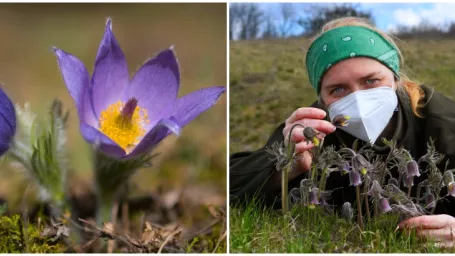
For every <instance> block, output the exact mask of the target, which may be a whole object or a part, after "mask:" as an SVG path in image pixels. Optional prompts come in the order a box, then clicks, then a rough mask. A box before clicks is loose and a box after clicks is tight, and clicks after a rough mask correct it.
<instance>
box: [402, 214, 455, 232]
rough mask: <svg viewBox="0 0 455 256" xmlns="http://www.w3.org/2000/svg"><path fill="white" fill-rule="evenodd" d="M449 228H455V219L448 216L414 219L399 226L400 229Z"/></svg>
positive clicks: (426, 216)
mask: <svg viewBox="0 0 455 256" xmlns="http://www.w3.org/2000/svg"><path fill="white" fill-rule="evenodd" d="M449 226H452V227H455V218H454V217H452V216H450V215H446V214H440V215H424V216H418V217H413V218H409V219H407V220H404V221H402V222H401V223H400V224H398V227H399V228H421V229H440V228H444V227H449Z"/></svg>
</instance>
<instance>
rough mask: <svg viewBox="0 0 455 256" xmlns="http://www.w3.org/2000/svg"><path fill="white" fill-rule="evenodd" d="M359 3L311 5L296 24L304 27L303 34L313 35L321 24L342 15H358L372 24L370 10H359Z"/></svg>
mask: <svg viewBox="0 0 455 256" xmlns="http://www.w3.org/2000/svg"><path fill="white" fill-rule="evenodd" d="M358 8H359V5H357V4H352V3H345V4H332V5H327V6H320V5H311V6H310V7H309V8H308V9H307V10H306V11H305V13H307V14H308V16H306V17H302V18H300V19H299V20H298V24H299V25H300V26H302V28H303V29H304V31H305V32H304V34H305V35H314V34H315V33H317V31H319V30H320V29H321V28H322V26H323V25H324V24H325V23H327V22H329V21H331V20H334V19H337V18H342V17H360V18H364V19H367V20H369V21H370V23H372V24H374V22H373V19H372V15H371V12H369V11H362V10H359V9H358Z"/></svg>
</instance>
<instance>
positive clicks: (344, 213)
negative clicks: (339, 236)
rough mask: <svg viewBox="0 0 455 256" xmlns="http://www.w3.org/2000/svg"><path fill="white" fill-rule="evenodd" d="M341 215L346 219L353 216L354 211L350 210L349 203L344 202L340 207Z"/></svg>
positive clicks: (349, 219)
mask: <svg viewBox="0 0 455 256" xmlns="http://www.w3.org/2000/svg"><path fill="white" fill-rule="evenodd" d="M341 217H342V218H343V219H345V220H347V221H351V220H352V218H353V217H354V211H353V210H352V207H351V203H349V202H345V203H344V204H343V207H342V208H341Z"/></svg>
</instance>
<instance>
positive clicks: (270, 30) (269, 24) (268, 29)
mask: <svg viewBox="0 0 455 256" xmlns="http://www.w3.org/2000/svg"><path fill="white" fill-rule="evenodd" d="M277 37H278V32H277V29H276V26H275V24H274V23H273V21H272V19H271V18H270V16H268V17H267V19H266V22H265V28H264V32H263V33H262V38H263V39H272V38H277Z"/></svg>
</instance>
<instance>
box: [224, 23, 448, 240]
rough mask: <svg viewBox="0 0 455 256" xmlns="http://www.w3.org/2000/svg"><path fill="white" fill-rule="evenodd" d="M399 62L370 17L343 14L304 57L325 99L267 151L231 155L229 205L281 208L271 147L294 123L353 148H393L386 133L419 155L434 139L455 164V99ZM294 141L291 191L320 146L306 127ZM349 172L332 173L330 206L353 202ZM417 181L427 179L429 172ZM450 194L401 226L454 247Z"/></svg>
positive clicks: (382, 151)
mask: <svg viewBox="0 0 455 256" xmlns="http://www.w3.org/2000/svg"><path fill="white" fill-rule="evenodd" d="M400 62H402V56H401V53H400V51H399V49H398V47H397V46H396V44H395V43H394V41H393V40H392V39H391V38H390V37H389V36H387V35H386V34H384V33H383V32H380V31H379V30H377V29H376V28H374V27H373V26H371V25H370V24H369V23H367V22H366V21H364V20H362V19H358V18H342V19H338V20H334V21H332V22H329V23H328V24H326V25H325V26H324V27H323V28H322V31H321V33H320V35H318V36H317V37H316V38H315V40H313V43H312V45H311V47H310V49H309V51H308V53H307V56H306V68H307V71H308V76H309V79H310V82H311V84H312V86H313V87H314V89H315V91H316V93H317V95H318V98H319V100H318V101H317V102H315V103H314V104H313V105H312V106H310V107H302V108H299V109H297V110H295V111H294V112H293V113H292V114H291V115H290V116H289V118H287V120H286V121H285V122H284V123H283V124H281V125H280V126H279V127H278V128H277V129H276V130H275V131H274V132H273V134H272V136H271V137H270V138H269V140H268V141H267V143H266V145H265V146H264V147H263V148H261V149H259V150H257V151H255V152H241V153H236V154H233V155H232V156H231V159H230V184H231V188H230V191H231V202H233V203H238V202H240V203H242V202H247V201H248V200H251V199H252V198H253V197H254V196H256V197H259V198H261V199H263V200H264V202H265V203H266V204H268V205H273V206H274V207H279V206H280V190H281V180H280V179H281V175H280V172H277V171H276V169H275V163H274V161H273V160H270V158H271V157H270V155H269V154H268V153H267V152H266V149H267V148H268V147H269V146H271V145H272V144H273V143H274V142H277V141H278V142H280V141H285V144H287V138H288V135H289V132H290V130H291V127H292V126H293V125H295V124H302V125H304V126H311V127H313V128H315V129H316V130H317V131H319V132H320V133H321V134H322V135H323V136H324V135H325V137H324V146H327V145H334V146H336V147H339V146H340V145H342V144H343V145H347V146H348V147H351V146H352V144H353V142H354V141H355V140H356V139H359V140H360V141H363V143H366V142H371V143H374V145H373V149H374V150H375V152H376V153H377V154H378V155H386V154H387V153H388V151H387V150H388V147H387V146H385V145H384V144H382V141H381V138H386V139H389V140H394V141H397V144H398V146H402V147H404V148H405V149H407V150H409V151H410V153H411V155H412V156H413V157H414V158H415V159H418V158H420V157H421V156H422V155H424V154H425V153H426V150H427V146H426V145H427V142H428V141H429V140H430V138H433V139H435V146H436V150H437V151H438V152H440V153H443V154H445V155H446V159H445V160H449V166H448V168H449V169H451V168H455V102H453V101H451V100H450V99H448V98H447V97H445V96H443V95H441V94H439V93H437V92H433V91H432V90H430V89H429V88H428V87H425V86H423V85H419V84H417V83H415V82H413V81H411V80H410V79H408V78H407V77H406V76H404V75H403V74H402V73H401V72H400ZM340 114H343V115H349V116H351V120H349V125H348V126H346V127H342V128H337V127H335V126H334V125H333V124H332V122H331V121H333V118H334V117H335V116H337V115H340ZM285 138H286V139H285ZM291 140H292V141H293V142H294V143H295V144H296V147H295V148H296V151H297V153H298V154H300V155H301V157H300V158H299V160H298V162H297V164H296V166H295V169H294V170H293V171H292V172H290V174H289V188H293V187H297V186H298V184H299V182H300V180H301V179H302V178H303V177H304V175H305V172H307V171H308V170H309V168H310V166H311V162H312V155H311V154H310V153H309V150H310V149H311V148H313V147H314V145H313V143H311V142H309V141H306V140H305V137H304V136H303V129H302V128H295V129H294V130H293V132H292V134H291ZM346 176H347V175H346ZM346 176H341V175H340V174H339V173H334V174H333V175H332V174H331V175H330V177H329V179H328V181H327V187H328V188H330V189H335V188H339V189H337V191H336V193H332V199H331V202H329V203H332V204H335V205H338V206H339V205H340V204H341V203H342V202H345V201H350V202H354V200H355V190H354V189H353V187H350V186H349V181H348V178H347V177H346ZM419 178H420V180H423V178H424V175H422V176H421V177H419ZM418 181H419V180H417V182H418ZM441 193H445V194H447V191H446V190H444V189H443V191H442V192H441ZM445 194H444V195H445ZM447 199H448V200H445V201H444V202H439V203H438V206H437V208H436V210H435V215H431V216H421V217H415V218H410V219H408V220H405V221H404V222H402V223H400V225H399V227H420V228H419V229H418V233H419V234H421V235H422V236H427V237H432V238H433V239H436V240H438V241H441V242H444V243H445V244H453V243H454V242H455V238H454V237H455V233H454V232H455V231H454V232H452V229H454V230H455V218H454V217H453V216H455V200H454V198H452V197H448V198H447Z"/></svg>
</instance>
